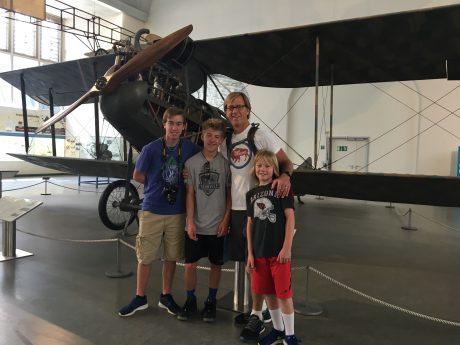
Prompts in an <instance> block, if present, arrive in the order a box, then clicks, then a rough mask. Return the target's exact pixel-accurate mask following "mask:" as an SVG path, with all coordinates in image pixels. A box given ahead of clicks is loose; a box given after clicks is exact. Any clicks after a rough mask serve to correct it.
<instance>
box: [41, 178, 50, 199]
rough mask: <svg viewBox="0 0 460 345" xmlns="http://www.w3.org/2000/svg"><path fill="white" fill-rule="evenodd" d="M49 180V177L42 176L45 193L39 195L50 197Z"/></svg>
mask: <svg viewBox="0 0 460 345" xmlns="http://www.w3.org/2000/svg"><path fill="white" fill-rule="evenodd" d="M49 179H50V177H49V176H43V177H42V180H43V181H45V193H41V195H51V193H48V180H49Z"/></svg>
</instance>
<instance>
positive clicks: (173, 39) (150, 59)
mask: <svg viewBox="0 0 460 345" xmlns="http://www.w3.org/2000/svg"><path fill="white" fill-rule="evenodd" d="M192 30H193V26H192V25H188V26H185V27H183V28H182V29H179V30H177V31H175V32H173V33H172V34H170V35H168V36H166V37H164V38H162V39H161V40H158V41H155V42H154V43H153V45H151V46H149V47H147V48H145V49H143V50H141V51H139V52H138V53H137V54H136V55H135V56H134V57H133V58H132V59H130V60H129V61H128V62H126V63H125V64H124V65H123V66H121V67H120V68H119V69H117V70H116V71H114V72H112V71H111V69H109V71H107V72H106V74H105V75H104V76H103V77H99V78H98V79H97V80H96V82H95V84H94V86H93V87H92V88H91V89H90V90H89V91H88V92H86V93H85V94H84V95H83V96H81V97H80V98H79V99H77V100H76V101H75V102H74V103H72V104H71V105H70V106H69V107H68V108H67V109H65V110H63V111H62V112H60V113H59V114H56V115H55V116H53V117H51V118H50V119H48V120H47V121H46V122H44V123H43V125H42V126H40V127H39V128H38V129H37V130H36V131H35V133H40V132H42V131H43V130H44V129H46V128H48V127H49V126H51V125H53V124H55V123H56V122H58V121H60V120H62V119H63V118H64V117H66V116H67V115H69V114H70V113H71V112H72V111H74V110H75V109H76V108H78V107H79V106H80V105H81V104H83V103H85V102H87V101H88V100H90V99H91V98H94V97H97V96H99V95H102V94H109V93H111V92H113V91H114V90H115V89H116V88H117V86H118V85H120V84H121V83H122V82H123V81H125V80H126V79H128V78H129V77H131V76H133V75H135V74H138V73H140V72H142V71H143V70H145V69H146V68H147V67H149V66H152V65H153V64H154V63H156V62H157V61H158V60H160V59H161V58H162V57H164V56H165V55H166V54H167V53H168V52H169V51H171V50H172V49H173V48H174V47H175V46H177V45H178V44H179V43H180V42H182V41H183V40H185V39H186V38H187V37H188V35H190V33H191V32H192Z"/></svg>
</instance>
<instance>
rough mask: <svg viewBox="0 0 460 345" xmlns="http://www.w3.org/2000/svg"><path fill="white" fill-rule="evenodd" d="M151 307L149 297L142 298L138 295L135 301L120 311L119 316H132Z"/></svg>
mask: <svg viewBox="0 0 460 345" xmlns="http://www.w3.org/2000/svg"><path fill="white" fill-rule="evenodd" d="M148 307H149V305H148V303H147V296H145V298H141V297H139V296H137V295H136V297H134V298H133V300H132V301H131V302H130V303H129V304H128V305H126V306H124V307H123V308H121V309H120V310H119V311H118V315H120V316H131V315H133V314H134V313H135V312H136V311H138V310H144V309H147V308H148Z"/></svg>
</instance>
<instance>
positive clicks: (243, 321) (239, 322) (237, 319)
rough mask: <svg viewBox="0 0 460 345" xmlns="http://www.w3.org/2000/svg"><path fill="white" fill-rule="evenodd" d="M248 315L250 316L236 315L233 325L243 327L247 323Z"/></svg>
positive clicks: (245, 314)
mask: <svg viewBox="0 0 460 345" xmlns="http://www.w3.org/2000/svg"><path fill="white" fill-rule="evenodd" d="M249 315H251V313H240V314H238V315H237V316H235V319H234V320H235V323H236V324H237V325H245V324H247V323H248V321H249Z"/></svg>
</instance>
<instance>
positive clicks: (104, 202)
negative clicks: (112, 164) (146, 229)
mask: <svg viewBox="0 0 460 345" xmlns="http://www.w3.org/2000/svg"><path fill="white" fill-rule="evenodd" d="M125 188H126V180H117V181H114V182H112V183H110V184H109V185H108V186H107V188H106V189H105V190H104V192H103V193H102V194H101V197H100V198H99V204H98V212H99V218H100V219H101V221H102V223H103V224H104V225H105V226H106V227H108V228H109V229H110V230H123V228H124V227H125V223H126V217H125V218H124V219H122V218H120V219H115V217H114V215H115V214H112V212H110V211H109V210H114V209H115V208H114V207H113V206H112V203H113V201H122V200H123V198H124V193H125ZM128 188H129V197H130V198H131V200H133V199H134V200H135V202H137V203H138V202H139V193H138V192H137V189H136V188H135V187H134V185H133V184H132V183H129V187H128ZM109 202H110V203H109ZM121 212H122V213H123V214H127V213H128V212H123V211H118V214H119V215H121ZM135 218H136V216H135V215H134V216H133V215H132V214H130V220H129V224H131V223H132V222H133V220H134V219H135Z"/></svg>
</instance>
